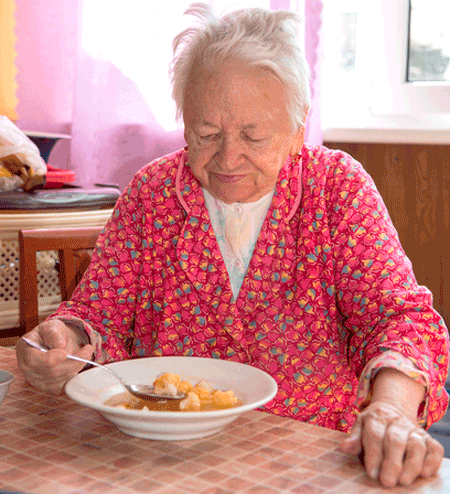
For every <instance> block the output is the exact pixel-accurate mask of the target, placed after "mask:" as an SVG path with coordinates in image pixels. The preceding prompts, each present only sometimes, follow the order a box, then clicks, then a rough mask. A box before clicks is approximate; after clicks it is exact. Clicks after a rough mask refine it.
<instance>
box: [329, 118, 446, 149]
mask: <svg viewBox="0 0 450 494" xmlns="http://www.w3.org/2000/svg"><path fill="white" fill-rule="evenodd" d="M344 120H345V121H344ZM349 120H350V118H349V117H347V118H345V119H343V121H341V122H339V124H338V125H333V123H334V122H329V125H326V124H325V125H324V131H323V140H324V141H325V142H368V143H402V144H448V145H450V116H449V115H424V116H414V117H413V116H408V115H393V116H370V117H366V118H364V119H361V118H353V121H352V122H350V121H349Z"/></svg>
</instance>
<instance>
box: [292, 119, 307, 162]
mask: <svg viewBox="0 0 450 494" xmlns="http://www.w3.org/2000/svg"><path fill="white" fill-rule="evenodd" d="M304 142H305V126H304V125H303V126H302V127H300V128H299V129H298V130H297V132H296V133H295V135H294V137H293V139H292V144H291V151H290V155H291V156H297V155H298V154H300V153H301V152H302V148H303V143H304Z"/></svg>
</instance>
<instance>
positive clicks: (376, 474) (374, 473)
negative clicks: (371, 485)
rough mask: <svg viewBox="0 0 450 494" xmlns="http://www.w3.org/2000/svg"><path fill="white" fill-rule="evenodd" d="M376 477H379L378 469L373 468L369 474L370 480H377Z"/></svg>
mask: <svg viewBox="0 0 450 494" xmlns="http://www.w3.org/2000/svg"><path fill="white" fill-rule="evenodd" d="M378 475H380V469H379V468H376V467H375V468H374V469H373V470H372V471H371V472H370V478H372V479H373V480H378Z"/></svg>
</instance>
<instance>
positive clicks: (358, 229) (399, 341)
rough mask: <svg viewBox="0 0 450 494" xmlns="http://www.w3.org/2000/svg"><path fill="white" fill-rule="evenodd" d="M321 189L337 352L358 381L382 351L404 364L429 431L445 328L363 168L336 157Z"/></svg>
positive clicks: (439, 397) (444, 368)
mask: <svg viewBox="0 0 450 494" xmlns="http://www.w3.org/2000/svg"><path fill="white" fill-rule="evenodd" d="M326 189H327V190H328V191H329V196H328V201H329V202H328V204H329V209H328V213H329V218H330V234H331V236H332V239H333V246H334V260H335V261H334V262H335V279H336V292H335V296H336V298H337V302H338V307H339V310H340V314H339V319H340V326H341V333H342V335H343V342H344V343H343V345H344V347H345V348H343V350H344V351H345V352H346V353H347V356H348V359H349V361H350V362H351V365H352V367H353V368H354V369H355V372H356V373H357V375H358V377H361V375H362V373H363V370H364V369H365V368H366V366H367V365H368V364H369V363H370V362H371V361H375V360H377V361H380V360H379V359H380V357H381V356H382V355H383V354H385V353H386V352H392V351H393V352H398V353H399V354H401V355H403V356H404V357H406V358H407V359H409V361H410V362H411V363H412V364H413V366H414V368H417V370H418V371H419V374H418V375H421V376H422V377H421V379H422V381H423V376H426V377H427V382H428V386H427V397H426V400H425V402H424V403H423V404H422V405H421V409H420V410H419V415H422V416H423V413H424V412H425V411H426V412H428V416H427V422H426V424H427V426H430V425H431V424H432V423H434V422H436V421H437V420H439V419H440V418H441V417H442V415H443V414H444V413H445V411H446V408H447V405H448V395H447V392H446V391H445V388H444V384H445V381H446V377H447V372H448V356H449V341H448V331H447V328H446V327H445V324H444V322H443V319H442V318H441V317H440V315H439V314H438V313H437V312H436V311H435V310H434V309H433V300H432V295H431V292H430V291H429V290H428V289H427V288H425V287H423V286H419V285H418V283H417V281H416V279H415V277H414V273H413V270H412V265H411V262H410V261H409V259H408V258H407V257H406V254H405V252H404V250H403V248H402V246H401V245H400V241H399V238H398V235H397V232H396V230H395V228H394V226H393V224H392V221H391V219H390V217H389V214H388V212H387V209H386V207H385V205H384V203H383V200H382V198H381V196H380V194H379V193H378V191H377V190H376V187H375V185H374V183H373V180H372V178H371V177H370V176H369V175H368V174H367V173H366V172H365V171H364V169H363V168H362V166H361V165H360V164H359V163H358V162H356V161H355V160H353V159H352V158H351V157H350V156H348V155H346V154H345V153H339V156H338V158H337V164H336V167H335V168H334V169H333V170H331V172H329V173H328V176H327V187H326ZM385 361H388V360H387V359H385ZM387 365H388V364H387ZM393 366H394V367H395V365H393ZM369 367H370V365H369V366H368V367H367V368H369ZM373 370H374V371H376V370H377V368H376V366H375V367H373ZM372 377H373V376H372Z"/></svg>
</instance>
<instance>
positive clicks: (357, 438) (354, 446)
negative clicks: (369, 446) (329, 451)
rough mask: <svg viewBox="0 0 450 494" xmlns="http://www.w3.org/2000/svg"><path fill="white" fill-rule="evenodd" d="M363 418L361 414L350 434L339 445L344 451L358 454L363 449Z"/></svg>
mask: <svg viewBox="0 0 450 494" xmlns="http://www.w3.org/2000/svg"><path fill="white" fill-rule="evenodd" d="M361 439H362V420H361V417H360V416H359V417H358V418H357V419H356V422H355V424H354V425H353V427H352V430H351V432H350V434H349V435H348V436H347V437H346V438H345V439H344V440H343V441H342V443H341V444H340V445H339V449H340V450H341V451H342V452H343V453H347V454H350V455H357V454H359V453H361V450H362V440H361Z"/></svg>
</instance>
